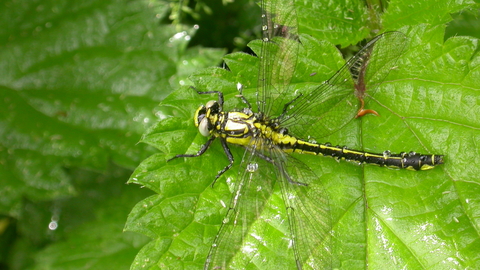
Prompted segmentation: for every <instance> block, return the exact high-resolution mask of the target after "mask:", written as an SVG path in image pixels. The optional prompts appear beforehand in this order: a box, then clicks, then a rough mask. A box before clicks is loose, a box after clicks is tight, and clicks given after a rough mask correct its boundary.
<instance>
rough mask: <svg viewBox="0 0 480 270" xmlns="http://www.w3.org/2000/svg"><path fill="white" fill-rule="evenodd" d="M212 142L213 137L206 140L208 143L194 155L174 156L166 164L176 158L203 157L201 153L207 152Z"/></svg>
mask: <svg viewBox="0 0 480 270" xmlns="http://www.w3.org/2000/svg"><path fill="white" fill-rule="evenodd" d="M213 140H215V136H212V137H210V139H208V141H207V142H206V143H205V144H204V145H202V147H201V148H200V150H198V152H197V153H196V154H183V155H176V156H174V157H173V158H171V159H169V160H167V162H169V161H171V160H173V159H176V158H180V157H198V156H201V155H203V153H205V151H207V149H208V148H209V147H210V145H211V144H212V142H213Z"/></svg>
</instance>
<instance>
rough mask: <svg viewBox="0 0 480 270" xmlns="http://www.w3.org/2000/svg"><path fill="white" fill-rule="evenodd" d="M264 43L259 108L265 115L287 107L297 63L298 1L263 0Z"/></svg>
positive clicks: (261, 4)
mask: <svg viewBox="0 0 480 270" xmlns="http://www.w3.org/2000/svg"><path fill="white" fill-rule="evenodd" d="M260 6H261V8H262V30H263V40H262V41H263V43H262V49H261V52H260V56H259V57H260V69H259V74H258V89H257V91H258V92H257V108H258V111H259V112H263V113H265V115H271V113H272V110H275V109H277V108H281V107H283V105H284V104H285V103H287V102H288V101H289V100H285V93H286V92H287V91H288V86H289V84H290V81H291V79H292V76H293V73H294V71H295V66H296V64H297V56H298V53H297V52H298V46H299V45H300V43H299V41H298V23H297V15H296V11H295V1H284V0H264V1H261V3H260Z"/></svg>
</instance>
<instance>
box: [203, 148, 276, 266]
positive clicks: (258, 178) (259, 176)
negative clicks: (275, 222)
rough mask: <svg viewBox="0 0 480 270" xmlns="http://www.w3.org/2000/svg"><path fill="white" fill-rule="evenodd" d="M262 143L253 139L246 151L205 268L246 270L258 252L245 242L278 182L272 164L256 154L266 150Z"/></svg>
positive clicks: (253, 246)
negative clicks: (259, 149)
mask: <svg viewBox="0 0 480 270" xmlns="http://www.w3.org/2000/svg"><path fill="white" fill-rule="evenodd" d="M262 142H263V140H261V139H252V141H251V143H250V145H249V146H248V147H247V149H248V150H246V151H245V154H244V157H243V159H242V162H241V164H240V168H239V173H238V178H237V179H236V181H235V188H234V193H233V194H232V199H231V202H230V205H229V209H228V211H227V214H226V216H225V218H224V220H223V223H222V225H221V228H220V230H219V232H218V234H217V236H216V237H215V240H214V243H213V245H212V247H211V249H210V253H209V255H208V257H207V261H206V263H205V269H245V268H246V267H247V265H248V264H250V263H252V260H253V258H254V257H255V256H256V254H257V252H258V251H257V250H256V248H255V245H250V243H249V242H248V241H246V239H248V238H249V231H250V230H251V227H252V224H253V223H254V222H255V221H256V220H257V219H258V218H259V217H260V215H261V213H262V212H263V210H264V207H265V205H266V201H267V200H268V198H270V196H271V194H272V192H273V187H274V185H275V182H276V180H275V173H274V172H273V170H272V168H271V167H272V164H270V163H268V162H267V161H265V160H264V159H262V158H260V157H259V156H258V155H257V152H258V150H257V149H258V148H262V147H263V146H262ZM237 258H238V259H237ZM245 258H249V260H245Z"/></svg>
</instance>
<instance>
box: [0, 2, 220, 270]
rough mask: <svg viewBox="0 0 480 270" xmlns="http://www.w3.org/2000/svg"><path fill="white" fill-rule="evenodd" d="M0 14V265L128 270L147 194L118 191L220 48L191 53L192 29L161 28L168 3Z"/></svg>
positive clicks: (18, 5)
mask: <svg viewBox="0 0 480 270" xmlns="http://www.w3.org/2000/svg"><path fill="white" fill-rule="evenodd" d="M0 6H1V8H0V58H1V59H2V61H0V70H1V72H0V138H1V140H0V141H1V142H0V186H1V188H0V213H1V215H2V218H1V219H0V223H1V226H0V242H1V243H2V246H3V243H6V244H5V248H2V249H1V251H2V253H1V254H0V265H2V267H7V268H8V269H27V268H28V269H78V268H88V267H89V266H90V269H92V268H98V269H108V268H112V269H126V268H128V267H129V265H130V264H131V261H132V260H133V258H134V256H135V254H136V253H137V252H138V250H139V248H140V247H141V246H143V245H144V244H145V237H144V236H139V235H132V234H131V233H127V234H124V233H123V232H122V227H123V225H124V222H125V219H126V216H127V213H128V211H129V210H131V208H132V207H133V205H132V204H133V203H135V202H137V201H139V200H140V198H145V197H146V196H150V195H151V191H145V190H141V191H139V189H138V187H137V186H135V187H133V186H130V187H129V188H128V189H130V190H127V191H126V190H125V189H122V188H123V187H124V186H125V182H126V180H127V179H128V176H129V175H130V173H131V170H133V168H135V167H136V166H137V165H138V163H139V162H140V161H141V160H143V159H145V158H146V157H148V156H150V155H152V154H153V153H155V151H154V148H153V147H150V146H148V145H146V144H138V141H139V139H140V138H141V134H142V133H143V132H144V131H145V129H147V128H148V127H150V126H151V125H152V123H154V122H156V121H158V119H160V118H162V112H161V111H159V110H156V108H155V107H156V106H157V105H158V103H159V102H160V101H161V100H162V99H163V98H165V97H166V96H167V95H168V94H170V93H171V92H172V91H173V89H176V88H178V87H180V86H181V85H188V84H191V82H190V81H189V80H188V77H189V76H190V74H191V73H192V72H193V71H194V70H198V69H202V68H205V67H208V66H212V65H217V64H219V63H220V61H221V56H222V55H223V54H224V50H222V49H206V48H202V47H201V46H195V47H191V48H187V45H188V43H189V42H190V40H191V38H192V36H193V35H194V34H195V33H196V28H195V27H192V26H182V25H168V24H166V23H165V22H166V21H167V19H166V16H167V15H168V14H167V13H168V12H169V3H167V2H162V1H144V0H134V1H124V0H108V1H95V0H93V1H73V2H72V1H66V0H60V1H58V0H52V1H50V0H47V1H27V2H25V1H22V2H16V1H2V3H1V4H0ZM79 171H80V172H81V173H78V172H79ZM105 179H108V180H109V181H106V180H105ZM119 189H120V190H119ZM132 189H133V190H134V191H132ZM107 201H108V202H107ZM57 221H58V222H57ZM55 222H57V223H58V224H57V225H58V228H56V229H52V228H51V227H49V225H52V224H54V223H55ZM52 226H53V225H52ZM10 239H12V240H10ZM7 240H8V241H7ZM72 247H74V248H72ZM79 258H80V259H79Z"/></svg>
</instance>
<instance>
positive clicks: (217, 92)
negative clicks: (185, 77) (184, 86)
mask: <svg viewBox="0 0 480 270" xmlns="http://www.w3.org/2000/svg"><path fill="white" fill-rule="evenodd" d="M190 87H191V88H192V89H195V90H197V89H196V88H195V87H193V86H190ZM197 93H199V94H200V95H205V94H217V95H218V104H219V105H220V108H222V107H223V102H224V99H223V93H222V92H220V91H206V92H202V91H197Z"/></svg>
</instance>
